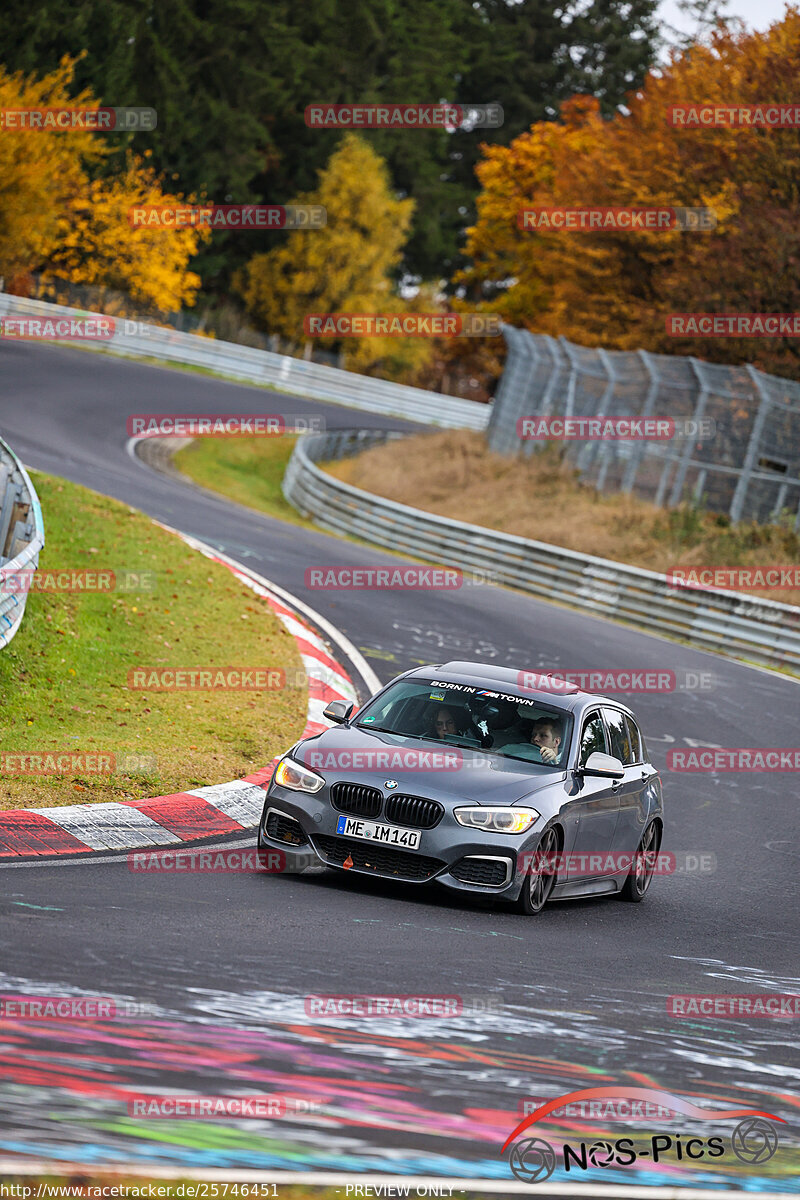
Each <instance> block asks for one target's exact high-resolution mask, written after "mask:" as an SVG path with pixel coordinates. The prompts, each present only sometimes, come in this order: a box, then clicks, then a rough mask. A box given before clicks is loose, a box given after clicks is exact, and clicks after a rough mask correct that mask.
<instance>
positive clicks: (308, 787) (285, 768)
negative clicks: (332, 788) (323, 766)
mask: <svg viewBox="0 0 800 1200" xmlns="http://www.w3.org/2000/svg"><path fill="white" fill-rule="evenodd" d="M274 782H275V783H279V784H280V786H281V787H285V788H291V789H292V791H293V792H318V791H319V789H320V788H321V787H324V786H325V780H324V779H323V778H322V776H321V775H317V774H316V772H314V771H309V769H308V767H304V766H301V764H300V763H298V762H295V761H294V759H293V758H283V759H281V761H280V762H279V763H278V767H277V770H276V771H275V775H274Z"/></svg>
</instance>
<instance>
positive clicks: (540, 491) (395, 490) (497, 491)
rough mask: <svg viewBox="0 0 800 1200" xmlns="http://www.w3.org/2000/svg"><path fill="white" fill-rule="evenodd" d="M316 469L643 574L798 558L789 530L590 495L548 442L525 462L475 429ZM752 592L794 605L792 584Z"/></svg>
mask: <svg viewBox="0 0 800 1200" xmlns="http://www.w3.org/2000/svg"><path fill="white" fill-rule="evenodd" d="M321 465H323V466H324V469H325V470H326V471H328V472H329V473H330V474H331V475H334V476H336V478H337V479H341V480H343V481H344V482H345V483H349V484H351V485H352V486H353V487H358V488H362V489H363V490H364V491H367V492H372V493H374V494H375V495H378V496H383V497H385V498H386V499H387V500H394V501H395V502H397V503H399V504H410V505H412V506H414V507H415V508H422V509H425V510H426V511H427V512H432V513H436V514H437V515H439V516H443V517H452V518H455V519H456V520H459V521H468V522H469V523H470V524H473V525H483V526H485V527H486V528H487V529H497V530H502V531H503V532H504V533H512V534H517V535H518V536H520V537H526V538H532V539H534V540H536V541H540V542H550V543H552V544H553V545H556V546H565V547H567V549H570V550H577V551H578V552H579V553H581V554H595V555H598V556H599V557H601V558H610V559H613V560H614V561H615V562H622V563H630V564H631V565H633V566H637V567H646V568H647V569H649V570H651V571H660V572H662V573H665V572H667V571H668V570H670V568H672V567H677V566H687V567H688V566H699V565H703V566H725V567H727V566H748V567H756V566H762V567H766V566H774V565H776V564H779V565H782V566H787V565H789V564H790V563H796V562H798V561H799V560H800V537H798V535H797V534H796V533H794V532H793V530H792V529H791V528H790V527H784V526H781V525H757V524H755V522H751V523H741V524H738V525H733V524H732V523H731V521H730V519H729V518H728V517H727V516H724V515H722V514H718V513H709V512H704V511H702V510H700V509H698V508H696V507H694V506H692V505H689V504H683V505H680V506H679V507H677V508H674V509H663V508H657V507H656V506H655V505H654V504H651V503H649V502H648V501H646V500H642V499H640V498H639V497H637V496H627V495H623V494H621V493H608V494H605V493H601V492H598V491H596V490H595V489H594V488H593V487H591V486H588V485H586V484H583V483H581V482H580V481H579V479H578V473H577V471H575V470H574V468H572V467H570V466H569V465H568V464H567V463H565V462H564V461H563V458H562V454H561V452H560V450H558V449H556V448H555V447H553V448H550V447H548V448H547V449H545V450H543V451H541V452H539V453H536V454H533V455H531V457H530V458H525V459H513V458H504V457H501V456H500V455H498V454H493V453H492V452H491V451H490V450H489V449H488V448H487V446H486V441H485V438H484V436H483V435H482V434H480V433H472V432H469V431H466V430H453V431H447V432H443V433H431V434H420V435H415V436H413V437H409V438H404V439H403V440H402V441H397V442H392V443H391V444H390V445H388V446H376V447H374V448H373V449H371V450H367V451H365V452H364V453H363V454H360V455H358V456H357V457H354V458H346V459H342V460H340V461H338V462H334V463H325V464H321ZM432 465H433V466H435V469H432ZM752 595H754V596H763V597H764V598H766V599H769V600H777V601H779V602H781V603H783V604H800V591H798V590H796V589H795V590H789V589H784V590H779V589H773V590H764V591H753V592H752Z"/></svg>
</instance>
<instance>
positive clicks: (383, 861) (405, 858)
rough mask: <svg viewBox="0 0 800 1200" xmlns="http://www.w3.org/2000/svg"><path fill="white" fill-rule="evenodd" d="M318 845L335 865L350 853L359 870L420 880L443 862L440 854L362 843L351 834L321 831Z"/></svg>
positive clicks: (428, 875)
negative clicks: (434, 854)
mask: <svg viewBox="0 0 800 1200" xmlns="http://www.w3.org/2000/svg"><path fill="white" fill-rule="evenodd" d="M314 841H315V844H316V846H315V848H317V849H318V850H319V853H320V854H321V855H322V857H323V858H324V859H326V860H327V861H328V862H329V863H331V864H332V865H335V866H337V867H341V866H343V865H344V862H345V860H346V859H347V858H348V857H349V858H351V859H352V860H353V867H354V868H355V869H356V870H358V871H371V872H372V873H373V874H375V875H385V876H386V877H388V878H390V879H408V880H410V881H413V882H415V883H421V882H423V881H424V880H426V879H430V878H431V876H433V875H435V874H436V872H437V871H441V869H442V867H443V866H444V863H443V862H442V861H441V860H440V859H438V858H427V857H426V856H425V855H423V854H407V853H406V852H405V851H403V850H393V849H392V848H391V847H389V846H375V845H370V846H367V845H361V844H360V843H359V842H356V841H351V840H350V838H342V837H329V836H328V835H327V834H320V835H318V836H316V837H315V838H314Z"/></svg>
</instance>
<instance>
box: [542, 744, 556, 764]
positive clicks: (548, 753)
mask: <svg viewBox="0 0 800 1200" xmlns="http://www.w3.org/2000/svg"><path fill="white" fill-rule="evenodd" d="M539 753H540V754H541V756H542V758H543V760H544V761H545V762H546V763H555V762H558V751H557V750H551V749H550V747H549V746H540V747H539Z"/></svg>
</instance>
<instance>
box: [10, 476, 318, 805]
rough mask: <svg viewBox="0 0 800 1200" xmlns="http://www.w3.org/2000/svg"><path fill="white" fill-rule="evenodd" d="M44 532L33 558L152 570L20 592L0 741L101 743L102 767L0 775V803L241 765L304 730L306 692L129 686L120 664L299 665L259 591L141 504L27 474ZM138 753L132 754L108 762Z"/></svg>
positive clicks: (89, 792) (176, 779) (119, 789)
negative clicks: (107, 770)
mask: <svg viewBox="0 0 800 1200" xmlns="http://www.w3.org/2000/svg"><path fill="white" fill-rule="evenodd" d="M33 479H34V484H35V486H36V489H37V491H38V492H39V497H40V499H41V502H42V509H43V512H44V519H45V530H46V537H47V542H46V546H45V549H44V551H43V552H42V554H41V557H40V564H39V566H40V569H41V570H45V569H47V568H51V569H54V568H64V567H69V568H75V569H81V568H82V569H93V568H94V569H100V568H105V569H109V568H110V569H112V570H114V571H116V572H120V571H123V570H129V571H134V572H140V573H141V572H145V571H148V572H153V573H154V576H155V578H154V588H153V590H152V591H150V590H144V589H143V590H141V591H140V592H138V593H131V592H122V591H111V592H104V593H76V592H67V593H31V594H30V596H29V598H28V605H27V609H26V612H25V617H24V619H23V622H22V626H21V628H20V631H19V632H18V633H17V635H16V637H15V638H14V639H13V641H12V642H11V643H10V644H9V646H7V647H6V648H5V649H3V650H0V701H1V705H2V706H1V707H0V721H2V724H1V725H0V736H1V739H2V740H0V750H2V751H4V752H6V753H12V754H19V753H27V754H38V753H43V752H47V751H50V752H56V751H58V752H64V751H67V750H71V751H77V752H82V753H91V752H100V753H105V754H113V755H114V756H115V759H116V760H117V763H118V768H119V766H121V767H122V768H123V769H117V770H116V771H115V772H114V773H111V774H88V773H85V774H76V775H74V776H72V775H70V776H65V775H41V776H39V775H32V774H28V775H17V774H14V773H12V772H8V771H5V772H4V773H2V774H0V808H19V807H22V806H26V807H40V806H43V805H59V804H75V803H84V802H87V801H99V800H126V799H139V798H142V797H146V796H157V795H163V794H168V793H170V792H177V791H184V790H186V789H187V788H194V787H200V786H204V785H206V784H211V783H221V782H224V781H226V780H228V779H235V778H237V777H239V776H241V775H247V774H251V773H252V772H253V771H255V770H257V769H259V768H260V767H263V766H266V765H267V764H268V763H269V762H270V760H271V759H272V757H273V756H274V755H275V754H276V753H278V752H279V751H281V750H283V749H285V747H286V746H287V745H289V744H291V742H292V741H293V740H295V739H296V738H297V737H298V736H299V734H300V733H301V732H302V730H303V727H304V724H305V715H306V694H305V691H304V690H303V689H300V688H296V687H292V688H282V689H279V690H278V689H276V690H268V691H267V690H265V691H259V692H256V691H244V690H240V691H229V690H226V691H222V690H217V691H199V690H195V691H161V692H158V691H153V692H149V691H141V690H130V689H129V688H128V672H129V670H130V669H131V668H132V667H136V666H139V667H154V668H168V667H169V668H178V667H187V668H191V667H231V666H233V667H272V668H277V669H285V670H286V671H287V672H288V671H292V672H293V671H301V670H302V663H301V660H300V657H299V655H298V652H297V648H296V645H295V642H294V639H293V638H292V637H291V636H290V635H289V634H288V633H287V632H286V630H285V629H284V628H283V626H282V625H281V624H280V623H279V622H278V621H277V619H276V618H275V616H274V615H273V613H272V610H271V609H270V608H269V606H268V605H267V603H266V602H265V601H264V600H262V599H261V598H260V597H257V596H256V595H255V594H254V593H253V592H251V591H250V589H249V588H246V587H245V586H244V585H243V584H241V583H240V582H239V581H238V580H237V579H236V578H235V577H234V576H233V575H232V574H231V573H230V572H229V571H228V570H227V568H225V567H223V566H221V565H220V564H217V563H213V562H211V561H209V560H208V559H206V558H205V557H204V556H203V555H201V554H199V553H198V552H196V551H194V550H191V549H189V547H188V546H186V545H185V544H184V543H183V542H182V541H181V540H180V539H179V538H177V537H176V536H175V535H174V534H170V533H167V532H166V531H164V530H162V529H160V528H158V527H157V526H156V525H154V524H153V523H152V522H151V521H150V520H149V519H148V518H147V517H145V516H144V515H143V514H141V513H138V512H136V511H135V510H133V509H131V508H129V507H128V506H127V505H124V504H120V503H119V502H118V501H115V500H110V499H108V498H106V497H103V496H100V495H98V494H96V493H95V492H91V491H88V490H87V489H85V488H82V487H78V486H77V485H75V484H72V483H69V482H67V481H66V480H61V479H56V478H54V477H52V476H49V475H42V474H39V473H37V472H34V473H33ZM126 755H136V756H142V761H141V762H140V763H139V764H138V765H136V764H134V765H132V764H130V763H122V764H120V762H119V760H120V759H122V758H123V756H126Z"/></svg>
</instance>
